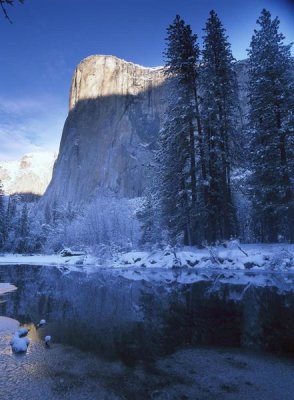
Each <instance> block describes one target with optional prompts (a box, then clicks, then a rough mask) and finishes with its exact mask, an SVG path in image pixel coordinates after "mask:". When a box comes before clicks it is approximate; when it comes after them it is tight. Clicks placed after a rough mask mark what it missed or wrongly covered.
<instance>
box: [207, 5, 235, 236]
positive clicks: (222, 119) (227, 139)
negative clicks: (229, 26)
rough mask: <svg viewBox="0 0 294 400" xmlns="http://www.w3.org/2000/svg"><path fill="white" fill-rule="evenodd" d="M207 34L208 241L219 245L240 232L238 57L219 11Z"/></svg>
mask: <svg viewBox="0 0 294 400" xmlns="http://www.w3.org/2000/svg"><path fill="white" fill-rule="evenodd" d="M204 32H205V35H204V37H203V40H204V49H203V53H202V54H203V58H202V69H201V90H202V91H201V94H202V102H201V117H202V121H203V129H204V137H205V149H206V162H207V170H208V174H207V175H208V176H207V185H208V189H207V190H208V194H207V203H206V207H207V208H206V210H207V231H206V238H207V239H208V241H209V242H215V241H217V240H222V239H229V238H230V237H231V236H234V235H236V231H237V224H236V213H235V208H234V205H233V201H232V189H231V166H232V158H233V143H234V141H235V139H234V136H236V135H237V132H236V129H237V128H236V127H237V125H238V124H237V121H236V119H237V115H238V105H239V104H238V85H237V79H236V75H235V72H234V67H233V62H234V58H233V56H232V53H231V48H230V44H229V42H228V38H227V36H226V34H225V29H224V28H223V26H222V23H221V21H220V19H219V17H218V16H217V14H216V13H215V11H211V12H210V16H209V18H208V20H207V23H206V27H205V29H204Z"/></svg>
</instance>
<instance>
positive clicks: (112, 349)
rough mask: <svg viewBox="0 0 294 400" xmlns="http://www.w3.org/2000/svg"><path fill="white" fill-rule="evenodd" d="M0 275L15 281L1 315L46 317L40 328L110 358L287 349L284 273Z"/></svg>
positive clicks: (17, 271)
mask: <svg viewBox="0 0 294 400" xmlns="http://www.w3.org/2000/svg"><path fill="white" fill-rule="evenodd" d="M178 273H179V274H180V273H181V272H178ZM195 273H196V274H197V272H195ZM240 273H241V274H242V273H243V274H244V272H240ZM0 280H1V281H7V282H12V283H13V284H14V285H16V286H17V287H18V290H17V291H16V292H14V293H10V294H9V296H8V297H7V302H6V303H4V304H1V305H0V314H1V315H6V316H8V317H12V318H16V319H18V320H20V321H21V322H27V323H28V322H32V321H33V322H37V321H39V320H40V319H41V318H45V319H47V320H48V321H49V324H48V326H47V327H46V328H45V329H44V330H43V331H42V334H46V333H50V334H51V335H52V336H53V337H54V339H55V341H56V342H61V343H68V344H72V345H74V346H77V347H79V348H82V349H84V350H91V351H96V352H98V353H100V354H103V355H105V356H107V357H110V358H115V357H117V356H119V357H120V358H122V359H124V360H125V361H128V362H133V361H136V360H140V359H145V360H152V359H154V358H156V357H157V356H159V355H164V354H167V353H169V352H172V351H173V350H175V349H176V348H180V347H182V346H187V345H198V344H201V345H221V346H244V347H256V348H264V349H268V350H272V351H277V352H286V353H292V354H294V319H293V315H294V291H293V281H292V280H291V277H290V278H289V277H286V276H284V277H283V276H280V277H279V281H278V282H277V285H276V286H268V287H262V286H255V285H253V284H251V285H247V286H246V285H245V284H235V283H230V282H229V281H227V282H225V281H223V282H221V281H218V283H217V284H216V280H215V276H214V275H213V274H211V279H209V280H206V281H198V282H195V283H192V284H180V283H177V282H171V283H167V282H156V281H154V282H146V281H144V280H138V281H130V280H127V279H125V278H123V277H122V276H119V275H118V274H117V273H114V271H112V270H105V269H102V270H101V271H99V272H97V273H94V274H90V275H86V274H85V273H83V272H73V273H69V274H66V275H63V274H62V273H61V272H60V271H59V270H58V269H57V268H54V267H52V268H49V267H38V266H18V267H17V266H0ZM282 281H283V282H282Z"/></svg>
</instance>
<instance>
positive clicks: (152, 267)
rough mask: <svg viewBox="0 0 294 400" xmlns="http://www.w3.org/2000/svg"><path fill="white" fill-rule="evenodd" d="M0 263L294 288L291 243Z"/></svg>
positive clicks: (8, 258)
mask: <svg viewBox="0 0 294 400" xmlns="http://www.w3.org/2000/svg"><path fill="white" fill-rule="evenodd" d="M0 265H16V266H17V265H19V266H21V265H35V266H48V267H50V266H51V267H57V268H59V269H60V271H61V272H62V273H70V272H75V271H79V272H83V273H87V274H94V273H96V272H99V271H101V270H103V271H109V272H111V273H112V274H113V275H117V276H121V277H124V278H125V279H128V280H132V281H135V280H145V281H149V282H150V281H162V282H165V283H166V284H169V283H172V282H177V283H182V284H191V283H195V282H199V281H207V280H211V279H212V280H215V281H219V282H221V281H224V282H228V281H229V282H231V283H235V284H244V283H245V284H254V285H258V286H267V285H276V284H277V281H279V279H280V277H283V280H286V282H284V283H286V284H287V287H288V289H289V288H291V287H293V291H294V284H293V279H292V275H294V245H289V244H273V245H253V244H245V245H239V244H238V243H233V244H231V245H230V246H229V247H228V248H224V247H223V246H219V247H211V248H205V249H201V250H199V249H195V248H187V247H186V248H181V249H176V250H175V249H172V248H166V249H165V250H161V251H154V252H147V251H130V252H126V253H119V254H116V255H115V256H113V257H112V258H109V259H108V260H106V261H105V260H104V261H102V260H101V259H99V258H98V257H95V256H94V255H90V254H84V255H77V256H67V257H64V256H62V255H60V254H56V255H19V254H4V255H1V256H0ZM278 286H279V285H278ZM291 290H292V289H291Z"/></svg>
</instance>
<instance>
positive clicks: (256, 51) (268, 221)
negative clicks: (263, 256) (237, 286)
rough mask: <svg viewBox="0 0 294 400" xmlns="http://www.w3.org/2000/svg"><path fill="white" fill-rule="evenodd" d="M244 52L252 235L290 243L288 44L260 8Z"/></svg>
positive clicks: (293, 95)
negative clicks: (253, 233) (253, 224)
mask: <svg viewBox="0 0 294 400" xmlns="http://www.w3.org/2000/svg"><path fill="white" fill-rule="evenodd" d="M257 23H258V25H259V29H258V30H255V31H254V35H253V37H252V40H251V44H250V49H249V51H248V54H249V57H250V58H249V106H250V112H249V120H250V128H251V131H250V132H251V155H252V177H251V185H252V186H251V189H252V200H253V209H254V220H255V222H256V225H257V227H258V230H257V239H259V240H262V241H265V242H276V241H277V240H278V238H279V236H280V235H282V236H283V237H286V238H287V239H289V240H290V241H291V242H294V204H293V201H294V199H293V181H292V182H291V179H293V160H294V158H293V144H294V112H293V110H294V84H293V77H292V71H291V67H292V68H293V64H292V60H291V54H290V45H289V46H286V45H284V43H283V41H284V36H283V35H282V34H281V33H280V32H279V19H278V18H275V19H271V14H270V12H269V11H267V10H265V9H264V10H263V11H262V13H261V16H260V17H259V19H258V21H257Z"/></svg>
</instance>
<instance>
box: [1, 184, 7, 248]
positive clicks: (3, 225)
mask: <svg viewBox="0 0 294 400" xmlns="http://www.w3.org/2000/svg"><path fill="white" fill-rule="evenodd" d="M6 235H7V226H6V217H5V199H4V191H3V185H2V182H1V181H0V250H3V248H4V246H5V242H6Z"/></svg>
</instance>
